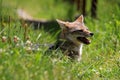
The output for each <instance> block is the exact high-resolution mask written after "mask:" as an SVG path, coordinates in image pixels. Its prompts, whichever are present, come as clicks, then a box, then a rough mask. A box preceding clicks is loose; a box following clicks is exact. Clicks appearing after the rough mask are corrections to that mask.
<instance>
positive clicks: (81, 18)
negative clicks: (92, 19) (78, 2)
mask: <svg viewBox="0 0 120 80" xmlns="http://www.w3.org/2000/svg"><path fill="white" fill-rule="evenodd" d="M75 21H78V22H82V23H83V21H84V17H83V15H81V16H79V17H78V18H77V19H76V20H75Z"/></svg>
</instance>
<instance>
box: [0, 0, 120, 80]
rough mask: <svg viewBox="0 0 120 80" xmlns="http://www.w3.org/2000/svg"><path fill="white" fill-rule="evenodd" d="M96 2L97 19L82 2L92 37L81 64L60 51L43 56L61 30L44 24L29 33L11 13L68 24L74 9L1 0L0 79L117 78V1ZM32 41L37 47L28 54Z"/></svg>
mask: <svg viewBox="0 0 120 80" xmlns="http://www.w3.org/2000/svg"><path fill="white" fill-rule="evenodd" d="M98 3H99V4H98V13H97V15H98V18H97V19H92V18H91V17H90V16H89V15H90V0H89V1H88V3H87V12H88V14H87V15H88V16H86V17H85V24H86V25H87V26H88V27H89V29H90V30H91V31H92V32H94V34H95V35H94V37H92V38H91V41H92V43H91V44H90V45H84V47H83V55H82V60H81V62H77V61H71V60H69V59H68V58H67V56H64V55H62V53H61V51H52V52H51V53H49V55H45V52H46V50H47V48H48V46H47V45H44V44H47V43H48V44H49V43H54V42H55V41H56V37H57V34H58V33H59V31H60V30H56V31H54V30H53V29H49V30H48V31H46V28H45V27H44V26H42V27H41V29H39V30H34V29H33V26H32V25H28V24H25V23H24V22H21V21H19V20H18V19H17V15H16V13H15V12H16V9H17V8H24V9H25V10H26V11H27V12H29V13H30V15H32V16H33V17H34V18H39V19H41V18H45V19H48V20H52V19H56V18H59V19H62V20H66V19H71V21H73V20H74V16H75V15H76V14H78V13H79V12H76V9H75V6H70V4H69V3H68V2H63V0H49V1H48V0H20V1H19V0H11V1H9V0H0V80H119V79H120V31H119V30H120V17H119V16H120V1H119V0H99V2H98ZM33 10H34V11H33ZM53 26H54V25H53ZM57 26H58V25H57ZM48 27H49V26H48ZM52 32H53V33H52ZM37 43H39V44H41V45H40V46H39V48H37V50H32V49H31V47H30V46H31V45H32V44H37Z"/></svg>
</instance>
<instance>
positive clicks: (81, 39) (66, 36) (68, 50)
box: [51, 15, 93, 61]
mask: <svg viewBox="0 0 120 80" xmlns="http://www.w3.org/2000/svg"><path fill="white" fill-rule="evenodd" d="M83 20H84V18H83V15H81V16H79V17H78V18H77V19H76V20H75V21H74V22H64V21H61V20H58V19H57V22H58V24H59V25H60V27H61V33H60V37H59V39H58V41H57V43H56V44H55V46H53V47H51V49H53V48H54V49H57V48H60V49H61V50H62V51H63V53H64V54H66V55H68V56H69V57H70V58H74V59H77V60H78V61H80V60H81V55H82V47H83V44H90V40H88V39H87V37H91V36H93V33H92V32H90V31H89V30H88V28H87V27H86V26H85V25H84V22H83Z"/></svg>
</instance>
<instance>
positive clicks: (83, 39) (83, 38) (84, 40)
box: [77, 37, 91, 44]
mask: <svg viewBox="0 0 120 80" xmlns="http://www.w3.org/2000/svg"><path fill="white" fill-rule="evenodd" d="M77 40H78V41H80V42H82V43H84V44H90V42H91V41H90V40H88V39H87V38H86V37H77Z"/></svg>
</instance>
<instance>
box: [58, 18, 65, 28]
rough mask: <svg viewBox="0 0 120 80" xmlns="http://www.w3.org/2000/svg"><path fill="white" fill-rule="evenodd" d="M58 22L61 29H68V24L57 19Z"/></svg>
mask: <svg viewBox="0 0 120 80" xmlns="http://www.w3.org/2000/svg"><path fill="white" fill-rule="evenodd" d="M56 21H57V22H58V24H59V25H60V27H61V28H62V29H65V28H66V22H64V21H61V20H58V19H56Z"/></svg>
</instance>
